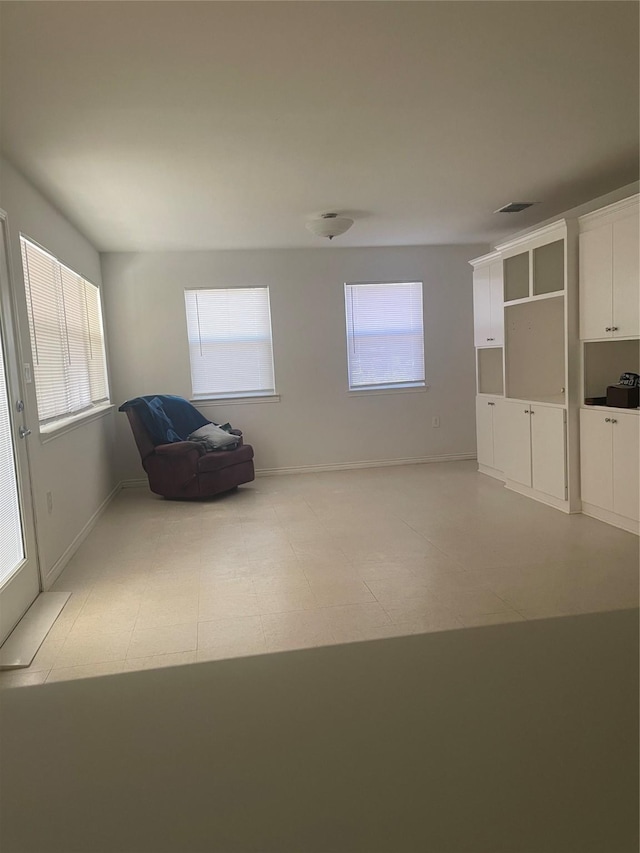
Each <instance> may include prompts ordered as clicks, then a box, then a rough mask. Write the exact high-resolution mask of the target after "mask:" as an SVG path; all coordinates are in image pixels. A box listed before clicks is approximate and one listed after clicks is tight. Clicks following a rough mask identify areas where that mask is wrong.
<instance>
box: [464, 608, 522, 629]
mask: <svg viewBox="0 0 640 853" xmlns="http://www.w3.org/2000/svg"><path fill="white" fill-rule="evenodd" d="M460 621H461V622H462V624H463V625H464V627H465V628H479V627H481V626H482V625H505V624H507V623H508V622H524V621H525V619H524V616H523V615H522V614H521V613H518V612H517V611H516V610H503V611H502V613H483V614H478V615H475V616H470V615H466V614H465V615H462V616H460Z"/></svg>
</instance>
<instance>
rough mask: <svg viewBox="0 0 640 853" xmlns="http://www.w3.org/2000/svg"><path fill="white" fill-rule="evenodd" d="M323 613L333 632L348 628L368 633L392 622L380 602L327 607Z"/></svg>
mask: <svg viewBox="0 0 640 853" xmlns="http://www.w3.org/2000/svg"><path fill="white" fill-rule="evenodd" d="M323 612H324V614H325V618H326V619H327V621H328V623H329V625H330V627H331V629H332V630H339V629H342V628H344V627H345V626H348V627H350V628H358V629H361V630H363V631H368V630H369V629H370V628H379V627H381V626H383V625H388V624H389V623H390V621H391V620H390V618H389V616H388V614H387V612H386V610H385V609H384V608H383V607H382V606H381V605H380V604H378V602H374V603H373V604H343V605H340V606H337V607H326V608H323Z"/></svg>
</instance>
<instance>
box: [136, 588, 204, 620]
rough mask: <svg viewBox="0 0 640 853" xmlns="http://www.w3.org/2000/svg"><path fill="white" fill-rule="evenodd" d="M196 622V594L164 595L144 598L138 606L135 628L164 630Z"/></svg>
mask: <svg viewBox="0 0 640 853" xmlns="http://www.w3.org/2000/svg"><path fill="white" fill-rule="evenodd" d="M197 621H198V593H197V592H190V593H186V594H181V595H173V594H171V593H168V594H166V595H165V596H163V597H159V596H154V597H152V598H145V599H143V601H142V604H141V605H140V611H139V613H138V618H137V619H136V623H135V626H136V628H164V627H167V626H169V625H184V624H185V623H187V622H197Z"/></svg>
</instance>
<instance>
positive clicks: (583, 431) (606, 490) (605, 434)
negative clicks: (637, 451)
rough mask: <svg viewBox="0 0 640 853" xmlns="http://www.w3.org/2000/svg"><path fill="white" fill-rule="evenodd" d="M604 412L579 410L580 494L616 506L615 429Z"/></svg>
mask: <svg viewBox="0 0 640 853" xmlns="http://www.w3.org/2000/svg"><path fill="white" fill-rule="evenodd" d="M605 418H607V415H605V413H604V412H598V411H591V412H589V411H586V410H584V409H582V410H581V412H580V478H581V483H582V487H581V490H580V492H581V493H580V497H581V498H582V500H583V501H584V502H585V503H588V504H593V505H594V506H599V507H600V508H601V509H608V510H610V511H611V510H613V429H612V426H611V423H610V422H607V421H606V420H605Z"/></svg>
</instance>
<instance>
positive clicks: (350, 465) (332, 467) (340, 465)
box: [256, 453, 476, 477]
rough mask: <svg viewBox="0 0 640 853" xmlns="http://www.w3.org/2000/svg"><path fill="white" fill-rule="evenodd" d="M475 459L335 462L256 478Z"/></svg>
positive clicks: (265, 471) (263, 472)
mask: <svg viewBox="0 0 640 853" xmlns="http://www.w3.org/2000/svg"><path fill="white" fill-rule="evenodd" d="M475 458H476V457H475V454H473V453H452V454H448V455H446V456H413V457H410V458H404V459H375V460H369V461H363V462H335V463H330V464H328V465H298V466H294V467H291V468H257V469H256V477H274V476H279V475H284V474H319V473H322V472H324V471H352V470H355V469H356V468H387V467H389V466H393V465H422V464H426V463H428V462H462V461H467V460H470V459H475Z"/></svg>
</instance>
